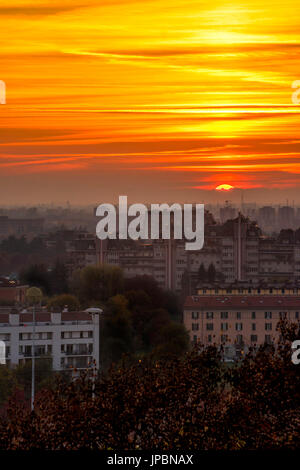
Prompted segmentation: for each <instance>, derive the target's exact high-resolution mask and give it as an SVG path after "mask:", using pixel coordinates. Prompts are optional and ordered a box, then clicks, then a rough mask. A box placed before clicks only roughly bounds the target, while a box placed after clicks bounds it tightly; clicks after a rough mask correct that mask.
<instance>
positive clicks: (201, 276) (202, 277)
mask: <svg viewBox="0 0 300 470" xmlns="http://www.w3.org/2000/svg"><path fill="white" fill-rule="evenodd" d="M206 276H207V274H206V269H205V267H204V264H203V263H201V264H200V267H199V270H198V278H199V281H202V282H205V281H206Z"/></svg>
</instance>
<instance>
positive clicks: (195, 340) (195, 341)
mask: <svg viewBox="0 0 300 470" xmlns="http://www.w3.org/2000/svg"><path fill="white" fill-rule="evenodd" d="M193 343H197V335H194V336H193Z"/></svg>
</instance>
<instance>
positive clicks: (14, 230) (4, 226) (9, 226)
mask: <svg viewBox="0 0 300 470" xmlns="http://www.w3.org/2000/svg"><path fill="white" fill-rule="evenodd" d="M43 230H44V219H42V218H32V219H28V218H26V219H25V218H10V217H8V216H5V215H0V239H3V238H7V237H8V236H10V235H14V236H16V237H21V236H23V235H26V237H27V238H33V237H34V236H36V235H39V234H41V233H42V232H43Z"/></svg>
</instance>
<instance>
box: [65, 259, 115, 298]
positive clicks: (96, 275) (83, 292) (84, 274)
mask: <svg viewBox="0 0 300 470" xmlns="http://www.w3.org/2000/svg"><path fill="white" fill-rule="evenodd" d="M123 283H124V280H123V272H122V270H121V269H120V268H119V267H117V266H108V265H102V266H87V267H85V268H83V269H81V270H79V271H76V272H75V274H74V276H73V281H72V291H73V292H74V293H75V294H77V293H78V295H79V299H80V300H81V302H82V303H86V304H88V303H93V301H107V300H108V299H109V298H110V297H112V296H114V295H116V294H120V293H122V292H123V288H124V285H123Z"/></svg>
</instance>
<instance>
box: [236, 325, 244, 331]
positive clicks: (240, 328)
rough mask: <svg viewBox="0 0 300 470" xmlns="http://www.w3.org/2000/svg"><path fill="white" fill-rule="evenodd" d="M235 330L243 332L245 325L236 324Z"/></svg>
mask: <svg viewBox="0 0 300 470" xmlns="http://www.w3.org/2000/svg"><path fill="white" fill-rule="evenodd" d="M235 329H236V331H242V329H243V323H236V324H235Z"/></svg>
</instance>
